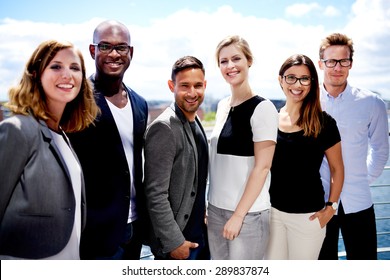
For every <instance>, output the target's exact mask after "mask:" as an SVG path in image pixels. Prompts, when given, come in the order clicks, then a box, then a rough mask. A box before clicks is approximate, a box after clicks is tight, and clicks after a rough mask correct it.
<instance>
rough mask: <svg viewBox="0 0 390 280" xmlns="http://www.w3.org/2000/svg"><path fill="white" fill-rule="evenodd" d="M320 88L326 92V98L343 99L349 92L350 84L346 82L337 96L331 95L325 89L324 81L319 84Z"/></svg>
mask: <svg viewBox="0 0 390 280" xmlns="http://www.w3.org/2000/svg"><path fill="white" fill-rule="evenodd" d="M321 90H322V91H323V92H325V93H326V97H327V98H328V100H330V99H340V100H344V99H345V98H347V96H348V95H349V93H351V91H352V90H351V86H350V85H349V83H348V82H347V86H346V87H345V89H344V90H343V92H341V93H340V94H339V95H338V96H337V97H333V96H332V95H331V94H330V93H329V92H328V91H327V90H326V89H325V86H324V83H322V84H321Z"/></svg>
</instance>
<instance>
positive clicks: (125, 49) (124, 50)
mask: <svg viewBox="0 0 390 280" xmlns="http://www.w3.org/2000/svg"><path fill="white" fill-rule="evenodd" d="M92 45H93V46H95V47H96V46H97V47H98V49H99V51H100V52H102V53H106V54H109V53H111V52H112V50H116V51H117V53H119V54H120V55H126V54H128V53H129V50H130V46H129V45H126V44H120V45H115V46H114V45H111V44H106V43H100V44H92Z"/></svg>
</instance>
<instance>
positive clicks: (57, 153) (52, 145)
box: [39, 120, 72, 186]
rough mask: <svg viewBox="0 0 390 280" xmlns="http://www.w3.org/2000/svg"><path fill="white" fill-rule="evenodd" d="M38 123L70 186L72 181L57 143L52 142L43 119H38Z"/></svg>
mask: <svg viewBox="0 0 390 280" xmlns="http://www.w3.org/2000/svg"><path fill="white" fill-rule="evenodd" d="M39 123H40V125H41V131H42V135H43V140H44V141H46V142H48V143H49V147H50V150H51V151H52V152H53V154H54V156H55V157H56V159H57V161H58V163H59V164H60V166H61V168H62V169H63V170H64V172H65V174H66V178H67V179H68V182H69V184H70V186H71V185H72V181H71V179H70V174H69V170H68V168H67V167H66V164H65V161H64V159H63V157H62V155H61V153H60V151H59V150H58V147H57V145H56V144H55V143H54V140H53V138H52V136H51V133H50V130H49V128H48V127H47V125H46V123H45V122H44V121H43V120H39Z"/></svg>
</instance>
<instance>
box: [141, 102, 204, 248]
mask: <svg viewBox="0 0 390 280" xmlns="http://www.w3.org/2000/svg"><path fill="white" fill-rule="evenodd" d="M197 121H199V120H198V119H197ZM144 138H145V148H144V156H145V164H144V168H145V169H144V174H145V179H144V183H145V192H146V200H147V206H148V211H149V215H150V220H151V224H152V228H153V232H151V234H152V236H151V238H152V239H151V243H150V246H151V248H152V251H153V253H154V254H155V255H156V254H157V255H158V254H166V253H168V252H171V251H172V250H174V249H176V248H177V247H179V246H180V245H181V244H182V243H183V242H184V241H185V238H184V236H183V234H182V231H183V229H184V228H185V226H186V224H187V221H188V219H189V217H190V214H191V211H192V207H193V205H194V201H195V197H196V195H195V194H196V191H197V186H198V179H197V178H198V168H197V166H198V153H197V148H196V143H195V139H194V137H193V135H192V131H191V127H190V125H189V123H188V121H187V120H186V118H185V116H184V114H183V113H182V112H181V110H180V109H179V108H178V107H177V105H176V104H172V105H171V106H170V107H169V108H167V109H166V110H165V111H164V112H163V113H162V114H161V115H160V116H159V117H158V118H157V119H155V120H154V121H153V123H152V124H150V125H149V127H148V128H147V130H146V132H145V137H144ZM153 233H154V236H153Z"/></svg>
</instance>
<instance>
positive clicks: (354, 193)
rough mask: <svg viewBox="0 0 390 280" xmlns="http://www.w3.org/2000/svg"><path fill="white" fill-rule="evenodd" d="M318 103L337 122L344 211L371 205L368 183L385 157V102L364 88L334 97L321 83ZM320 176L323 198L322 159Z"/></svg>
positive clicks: (326, 183) (324, 168) (325, 167)
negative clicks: (339, 138) (342, 176)
mask: <svg viewBox="0 0 390 280" xmlns="http://www.w3.org/2000/svg"><path fill="white" fill-rule="evenodd" d="M321 106H322V109H323V110H324V111H326V112H327V113H328V114H330V115H331V116H332V117H333V118H334V119H335V120H336V122H337V126H338V128H339V131H340V135H341V147H342V155H343V160H344V171H345V177H344V185H343V189H342V192H341V196H340V199H341V202H342V204H343V208H344V211H345V213H346V214H348V213H356V212H359V211H362V210H365V209H367V208H369V207H371V206H372V198H371V191H370V187H369V185H370V184H371V183H372V182H373V181H374V180H375V179H376V178H378V177H379V175H381V173H382V171H383V168H384V166H385V165H386V162H387V159H388V156H389V124H388V117H387V108H386V104H385V103H384V102H383V100H382V99H380V97H379V96H378V95H376V94H374V93H372V92H370V91H368V90H364V89H359V88H355V87H351V86H350V85H349V84H347V87H346V88H345V90H344V91H343V92H342V93H341V94H340V95H339V96H338V97H336V98H334V97H333V96H331V95H330V94H329V93H328V92H327V91H326V90H325V88H324V86H323V85H322V86H321ZM321 178H322V183H323V185H324V189H325V201H328V197H329V186H330V185H329V180H330V172H329V165H328V162H327V160H326V158H324V161H323V162H322V166H321Z"/></svg>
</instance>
